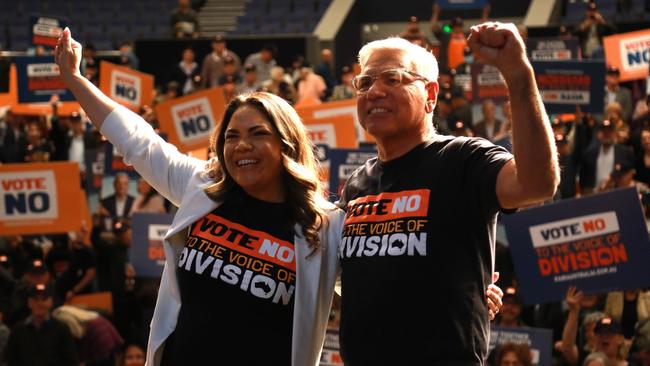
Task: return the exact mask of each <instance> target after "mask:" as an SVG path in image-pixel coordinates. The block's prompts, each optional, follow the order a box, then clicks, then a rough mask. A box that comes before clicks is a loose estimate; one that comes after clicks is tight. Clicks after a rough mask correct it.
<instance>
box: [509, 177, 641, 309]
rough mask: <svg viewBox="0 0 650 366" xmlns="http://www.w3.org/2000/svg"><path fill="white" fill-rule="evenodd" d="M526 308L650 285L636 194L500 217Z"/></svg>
mask: <svg viewBox="0 0 650 366" xmlns="http://www.w3.org/2000/svg"><path fill="white" fill-rule="evenodd" d="M502 218H503V220H504V223H505V225H506V234H507V237H508V242H509V243H510V250H511V253H512V258H513V262H514V265H515V270H516V273H517V278H518V279H519V283H520V292H521V295H522V298H523V300H524V302H525V303H526V304H539V303H547V302H555V301H561V300H563V299H564V297H565V295H566V292H567V289H568V288H569V287H570V286H576V287H577V288H578V289H580V290H582V291H585V292H588V293H595V292H608V291H613V290H624V289H635V288H642V287H647V286H648V285H650V266H648V263H650V242H649V241H648V230H647V228H646V224H645V220H644V216H643V212H642V210H641V203H640V201H639V197H638V194H637V191H636V189H635V188H624V189H618V190H614V191H610V192H604V193H599V194H595V195H591V196H586V197H583V198H579V199H570V200H564V201H558V202H554V203H552V204H548V205H544V206H541V207H535V208H531V209H527V210H524V211H521V212H518V213H516V214H513V215H505V216H503V217H502Z"/></svg>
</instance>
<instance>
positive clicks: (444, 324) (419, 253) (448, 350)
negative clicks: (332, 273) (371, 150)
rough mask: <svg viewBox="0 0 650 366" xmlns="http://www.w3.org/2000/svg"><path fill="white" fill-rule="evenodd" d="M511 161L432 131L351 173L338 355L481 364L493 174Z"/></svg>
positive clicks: (486, 146) (355, 359)
mask: <svg viewBox="0 0 650 366" xmlns="http://www.w3.org/2000/svg"><path fill="white" fill-rule="evenodd" d="M511 158H512V155H510V154H509V153H508V152H507V151H506V150H504V149H503V148H501V147H498V146H494V145H493V144H491V143H489V142H487V141H486V140H483V139H468V138H452V137H446V136H436V137H435V138H433V139H432V140H430V141H427V142H426V143H423V144H421V145H419V146H417V147H416V148H414V149H413V150H411V151H410V152H408V153H406V154H405V155H403V156H401V157H399V158H397V159H394V160H391V161H389V162H383V163H382V162H380V161H379V160H378V159H376V158H375V159H371V160H369V161H368V162H366V164H365V165H364V166H362V167H360V168H359V169H358V170H357V171H355V172H354V173H353V174H352V176H351V177H350V178H349V179H348V182H347V184H346V187H345V190H344V191H343V194H342V198H341V204H342V205H343V206H344V207H345V208H346V218H345V226H344V232H343V239H342V241H341V243H340V245H339V259H340V260H341V267H342V274H341V276H342V278H341V280H342V298H341V299H342V304H341V306H342V307H341V333H340V341H341V353H342V356H343V359H344V361H345V363H346V365H347V366H356V365H398V364H399V365H482V363H483V360H484V358H485V356H486V353H487V339H488V332H489V323H488V313H487V305H486V300H485V291H486V289H487V286H488V284H489V283H490V282H491V278H490V277H491V273H492V267H493V258H494V245H495V237H494V235H495V225H496V214H497V212H498V211H499V203H498V199H497V197H496V177H497V174H498V172H499V170H500V169H501V167H502V166H503V165H504V164H505V163H506V162H507V161H508V160H509V159H511Z"/></svg>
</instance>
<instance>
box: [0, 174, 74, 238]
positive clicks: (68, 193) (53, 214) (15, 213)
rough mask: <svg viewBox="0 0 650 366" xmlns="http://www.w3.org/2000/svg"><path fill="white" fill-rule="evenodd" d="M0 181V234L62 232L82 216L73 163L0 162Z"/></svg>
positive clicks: (67, 229)
mask: <svg viewBox="0 0 650 366" xmlns="http://www.w3.org/2000/svg"><path fill="white" fill-rule="evenodd" d="M0 184H1V185H0V196H2V197H0V232H1V233H2V235H17V234H48V233H64V232H68V231H70V230H79V228H80V227H81V222H82V220H85V219H86V218H85V217H83V214H82V210H83V204H82V202H80V201H79V200H80V197H82V192H81V189H80V182H79V165H78V164H77V163H74V162H56V163H31V164H4V165H0Z"/></svg>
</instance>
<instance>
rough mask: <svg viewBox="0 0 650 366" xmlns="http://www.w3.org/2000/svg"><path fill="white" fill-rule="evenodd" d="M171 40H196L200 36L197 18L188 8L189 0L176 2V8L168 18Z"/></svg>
mask: <svg viewBox="0 0 650 366" xmlns="http://www.w3.org/2000/svg"><path fill="white" fill-rule="evenodd" d="M169 21H170V25H171V34H172V37H173V38H187V37H192V38H197V37H198V36H199V34H200V31H201V29H200V26H199V16H198V14H197V13H196V11H194V9H192V8H191V7H190V0H178V8H176V9H174V11H172V13H171V15H170V17H169Z"/></svg>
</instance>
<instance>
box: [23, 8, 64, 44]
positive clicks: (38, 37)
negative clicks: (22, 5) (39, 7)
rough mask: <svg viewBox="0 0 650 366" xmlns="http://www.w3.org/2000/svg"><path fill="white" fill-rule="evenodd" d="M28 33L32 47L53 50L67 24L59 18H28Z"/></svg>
mask: <svg viewBox="0 0 650 366" xmlns="http://www.w3.org/2000/svg"><path fill="white" fill-rule="evenodd" d="M29 20H30V22H29V23H30V27H29V29H30V33H31V39H32V45H34V46H47V47H52V48H54V47H55V46H56V43H57V42H58V40H59V36H61V33H63V29H64V28H65V27H66V26H67V22H66V21H64V20H63V19H61V18H54V17H50V16H48V17H40V16H33V15H32V16H30V19H29Z"/></svg>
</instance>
